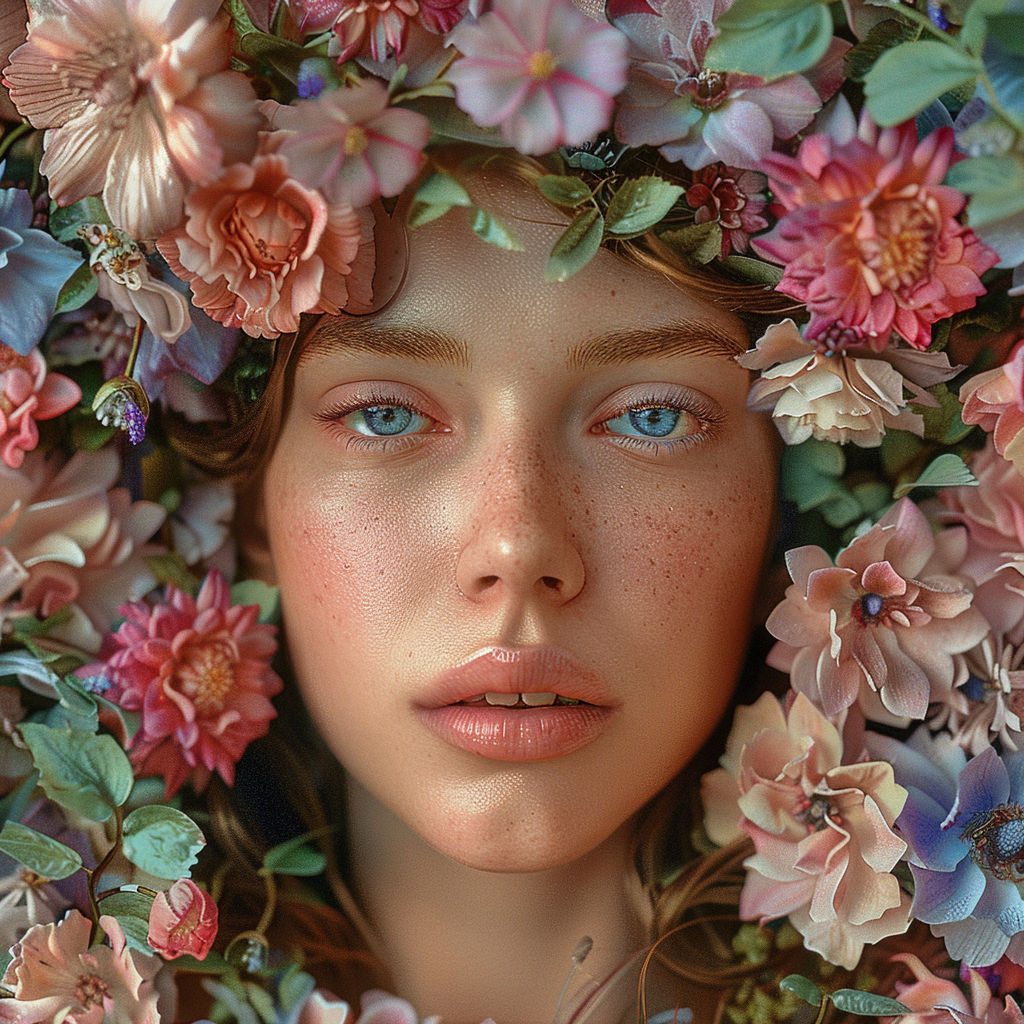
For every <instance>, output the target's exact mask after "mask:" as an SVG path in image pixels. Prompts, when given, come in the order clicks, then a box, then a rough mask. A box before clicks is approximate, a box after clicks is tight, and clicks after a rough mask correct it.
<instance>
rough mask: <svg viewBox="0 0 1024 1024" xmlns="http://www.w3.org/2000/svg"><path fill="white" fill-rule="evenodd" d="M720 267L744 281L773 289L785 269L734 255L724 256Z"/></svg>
mask: <svg viewBox="0 0 1024 1024" xmlns="http://www.w3.org/2000/svg"><path fill="white" fill-rule="evenodd" d="M722 266H723V267H725V269H726V270H728V271H730V272H731V273H733V274H735V275H736V276H737V277H741V278H743V280H745V281H751V282H753V283H754V284H764V285H768V286H769V287H771V288H774V287H775V286H776V285H777V284H778V283H779V282H780V281H781V280H782V275H783V272H784V269H785V268H783V267H776V266H775V265H774V264H772V263H765V262H764V261H763V260H755V259H753V258H752V257H750V256H735V255H734V256H726V257H725V259H724V260H722Z"/></svg>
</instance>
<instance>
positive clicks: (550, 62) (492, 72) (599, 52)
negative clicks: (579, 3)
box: [447, 0, 626, 154]
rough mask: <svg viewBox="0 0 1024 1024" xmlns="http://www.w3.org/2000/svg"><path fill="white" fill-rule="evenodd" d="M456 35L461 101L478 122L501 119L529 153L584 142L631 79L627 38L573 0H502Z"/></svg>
mask: <svg viewBox="0 0 1024 1024" xmlns="http://www.w3.org/2000/svg"><path fill="white" fill-rule="evenodd" d="M448 41H449V42H450V43H451V44H452V45H454V46H455V47H457V48H458V49H459V50H460V51H461V52H462V54H463V57H462V58H461V59H460V60H457V61H455V62H454V63H453V64H452V66H451V68H450V69H449V70H448V76H447V77H448V80H449V81H450V82H451V83H452V85H454V86H455V102H456V104H457V105H458V106H459V107H460V108H461V109H462V110H464V111H465V112H466V113H467V114H469V116H470V117H472V118H473V120H474V121H476V123H477V124H480V125H486V126H493V125H500V126H501V132H502V135H504V136H505V138H506V139H507V140H508V141H509V142H510V143H511V144H512V145H513V146H515V148H516V149H518V150H519V151H520V152H521V153H531V154H539V153H548V152H550V151H551V150H553V149H555V148H557V147H558V146H581V145H583V143H585V142H589V141H590V140H591V139H593V138H594V136H595V135H597V133H598V132H600V131H601V130H602V129H603V128H607V127H608V125H609V123H610V122H611V116H612V109H613V107H614V102H613V99H612V97H613V96H615V94H616V93H617V92H619V90H620V89H622V87H623V85H624V84H625V81H626V39H625V37H624V36H623V35H622V33H621V32H619V31H617V30H616V29H614V28H611V27H610V26H608V25H601V24H598V23H596V22H594V21H591V19H590V18H588V17H587V16H586V15H585V14H582V13H581V12H580V11H578V10H577V9H576V8H575V7H574V6H573V5H572V3H570V0H494V3H493V4H492V6H491V10H490V11H488V12H487V13H486V14H484V15H482V16H481V17H480V18H479V19H478V20H477V21H475V22H471V21H469V20H464V21H462V22H460V23H459V24H458V25H456V26H455V28H454V29H453V30H452V31H451V32H450V33H449V35H448Z"/></svg>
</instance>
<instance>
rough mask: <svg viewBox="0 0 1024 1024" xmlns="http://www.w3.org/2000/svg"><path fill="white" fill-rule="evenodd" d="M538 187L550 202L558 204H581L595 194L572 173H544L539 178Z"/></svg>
mask: <svg viewBox="0 0 1024 1024" xmlns="http://www.w3.org/2000/svg"><path fill="white" fill-rule="evenodd" d="M537 188H538V189H539V191H540V194H541V195H542V196H543V197H544V198H545V199H547V200H548V202H551V203H555V204H556V205H557V206H579V205H580V203H585V202H586V201H587V200H588V199H590V197H591V196H592V195H593V193H592V192H591V191H590V188H589V187H588V186H587V185H586V184H585V183H584V182H583V181H581V180H580V179H579V178H576V177H574V176H573V175H571V174H566V175H562V174H542V175H541V176H540V177H539V178H538V179H537Z"/></svg>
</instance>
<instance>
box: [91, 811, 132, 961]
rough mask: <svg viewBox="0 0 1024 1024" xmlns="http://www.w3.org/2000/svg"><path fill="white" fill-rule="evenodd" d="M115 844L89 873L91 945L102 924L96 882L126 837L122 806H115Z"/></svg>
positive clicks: (119, 849)
mask: <svg viewBox="0 0 1024 1024" xmlns="http://www.w3.org/2000/svg"><path fill="white" fill-rule="evenodd" d="M114 823H115V831H114V844H113V846H111V847H110V849H109V850H107V854H106V856H105V857H104V858H103V859H102V860H101V861H100V862H99V864H97V865H96V867H94V868H93V869H92V871H89V872H88V875H89V883H88V890H89V908H90V910H91V911H92V932H91V933H90V935H89V945H90V946H91V945H92V944H93V943H94V942H95V941H96V932H97V929H98V928H99V926H100V903H99V899H98V898H97V896H96V884H97V882H99V880H100V877H101V876H102V875H103V872H104V871H106V870H107V868H108V867H109V866H110V862H111V861H112V860H113V859H114V858H115V857H116V856H117V855H118V853H119V852H120V851H121V840H122V839H123V837H124V814H123V813H122V811H121V808H120V807H115V808H114Z"/></svg>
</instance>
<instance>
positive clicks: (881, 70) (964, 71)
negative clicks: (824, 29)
mask: <svg viewBox="0 0 1024 1024" xmlns="http://www.w3.org/2000/svg"><path fill="white" fill-rule="evenodd" d="M979 70H980V64H979V62H978V61H977V60H976V59H975V58H973V57H970V56H968V55H967V54H966V53H963V52H962V51H961V50H958V49H956V48H955V47H954V46H952V45H951V44H946V43H940V42H938V40H934V39H922V40H918V41H917V42H914V43H903V44H902V45H900V46H894V47H893V48H892V49H891V50H886V51H885V53H883V54H882V56H881V57H879V58H878V60H877V61H876V62H875V64H874V67H872V69H871V70H870V71H869V72H868V74H867V77H866V78H865V79H864V96H865V100H866V102H867V108H868V111H869V112H870V114H871V116H872V117H873V118H874V119H875V121H877V122H878V124H880V125H882V126H883V127H887V126H890V125H895V124H900V122H902V121H906V120H907V119H908V118H910V117H915V116H916V115H917V114H920V113H921V111H922V110H924V108H925V107H927V106H928V104H929V103H931V102H932V101H933V100H936V99H938V98H939V97H940V96H941V95H942V94H943V93H944V92H949V91H950V90H952V89H956V88H958V87H959V86H961V85H966V84H967V83H970V82H973V81H974V80H975V78H976V77H977V75H978V71H979Z"/></svg>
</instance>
